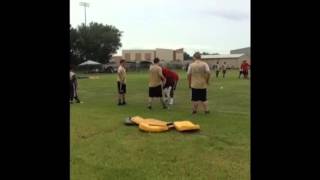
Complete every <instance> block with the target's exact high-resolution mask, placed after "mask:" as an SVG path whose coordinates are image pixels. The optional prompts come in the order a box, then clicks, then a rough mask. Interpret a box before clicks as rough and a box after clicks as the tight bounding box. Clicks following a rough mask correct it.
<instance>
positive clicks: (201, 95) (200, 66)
mask: <svg viewBox="0 0 320 180" xmlns="http://www.w3.org/2000/svg"><path fill="white" fill-rule="evenodd" d="M193 57H194V59H195V61H194V62H193V63H192V64H190V66H189V69H188V72H187V74H188V82H189V88H191V94H192V95H191V101H192V114H196V113H197V111H198V106H199V105H200V104H201V105H202V106H203V107H204V110H205V114H208V113H209V109H208V100H207V87H208V85H209V81H210V74H211V73H210V68H209V66H208V64H207V63H205V62H203V61H202V60H201V54H200V53H199V52H196V53H195V54H194V55H193Z"/></svg>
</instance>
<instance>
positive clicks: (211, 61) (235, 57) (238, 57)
mask: <svg viewBox="0 0 320 180" xmlns="http://www.w3.org/2000/svg"><path fill="white" fill-rule="evenodd" d="M201 59H203V60H204V61H205V62H207V63H208V65H209V66H210V68H212V67H213V65H215V64H216V63H217V62H218V61H219V64H222V63H224V62H226V63H227V65H228V66H229V67H230V68H239V67H240V65H241V63H242V61H243V60H247V62H248V63H249V64H250V59H249V57H248V56H247V55H245V54H219V55H201Z"/></svg>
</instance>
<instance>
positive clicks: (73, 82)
mask: <svg viewBox="0 0 320 180" xmlns="http://www.w3.org/2000/svg"><path fill="white" fill-rule="evenodd" d="M73 99H75V100H76V103H80V99H79V97H78V80H77V76H76V73H74V72H73V68H72V67H71V68H70V103H73Z"/></svg>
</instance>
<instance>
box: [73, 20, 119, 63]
mask: <svg viewBox="0 0 320 180" xmlns="http://www.w3.org/2000/svg"><path fill="white" fill-rule="evenodd" d="M121 35H122V32H120V31H119V30H118V29H117V28H116V27H114V26H110V25H103V24H99V23H90V24H89V26H85V25H84V24H82V25H81V26H78V28H77V29H73V28H71V29H70V43H71V45H70V47H71V54H72V56H73V57H78V58H79V59H80V62H83V61H85V60H88V59H90V60H94V61H98V62H100V63H107V62H109V60H110V58H111V56H112V54H113V53H116V51H117V49H119V48H120V47H121V42H120V37H121Z"/></svg>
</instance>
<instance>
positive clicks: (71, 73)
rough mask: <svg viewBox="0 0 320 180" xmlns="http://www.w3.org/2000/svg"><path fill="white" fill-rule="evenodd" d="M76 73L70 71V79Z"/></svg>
mask: <svg viewBox="0 0 320 180" xmlns="http://www.w3.org/2000/svg"><path fill="white" fill-rule="evenodd" d="M75 74H76V73H74V72H72V71H70V80H72V77H73V76H74V75H75Z"/></svg>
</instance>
